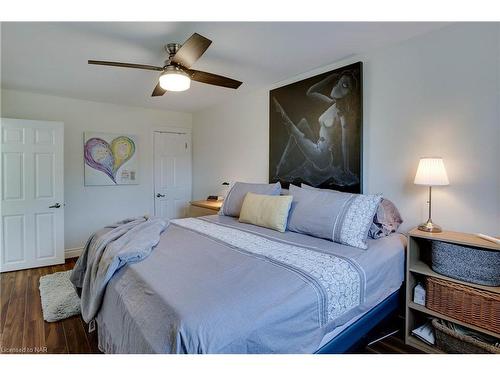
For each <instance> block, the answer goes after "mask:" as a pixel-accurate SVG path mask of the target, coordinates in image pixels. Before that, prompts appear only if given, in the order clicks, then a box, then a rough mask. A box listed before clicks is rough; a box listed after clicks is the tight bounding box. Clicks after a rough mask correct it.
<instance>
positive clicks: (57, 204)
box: [49, 203, 61, 208]
mask: <svg viewBox="0 0 500 375" xmlns="http://www.w3.org/2000/svg"><path fill="white" fill-rule="evenodd" d="M60 207H61V204H59V203H56V204H54V205H52V206H49V208H60Z"/></svg>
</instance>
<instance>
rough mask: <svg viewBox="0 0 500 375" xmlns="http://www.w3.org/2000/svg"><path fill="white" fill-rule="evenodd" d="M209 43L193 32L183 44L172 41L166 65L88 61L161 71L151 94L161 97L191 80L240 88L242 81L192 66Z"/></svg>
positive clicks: (188, 83) (187, 86)
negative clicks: (195, 68)
mask: <svg viewBox="0 0 500 375" xmlns="http://www.w3.org/2000/svg"><path fill="white" fill-rule="evenodd" d="M210 44H212V41H211V40H210V39H207V38H205V37H204V36H202V35H200V34H198V33H194V34H193V35H191V37H190V38H189V39H188V40H186V42H185V43H184V44H182V45H180V44H178V43H169V44H167V45H166V46H165V50H166V51H167V53H168V54H169V56H168V59H167V60H165V65H164V66H163V67H161V66H153V65H141V64H129V63H121V62H114V61H99V60H89V61H88V63H89V64H94V65H108V66H119V67H122V68H135V69H145V70H155V71H158V72H162V73H161V75H160V78H159V82H158V84H157V85H156V87H155V88H154V90H153V93H152V94H151V96H162V95H163V94H165V92H166V91H184V90H187V89H189V87H190V86H191V80H193V81H197V82H202V83H207V84H209V85H215V86H222V87H227V88H230V89H237V88H238V87H240V85H241V84H242V82H240V81H237V80H235V79H231V78H227V77H223V76H220V75H217V74H213V73H207V72H202V71H200V70H194V69H191V66H192V65H193V64H194V63H195V62H196V61H197V60H198V59H199V58H200V57H201V55H203V54H204V53H205V51H206V50H207V48H208V47H209V46H210Z"/></svg>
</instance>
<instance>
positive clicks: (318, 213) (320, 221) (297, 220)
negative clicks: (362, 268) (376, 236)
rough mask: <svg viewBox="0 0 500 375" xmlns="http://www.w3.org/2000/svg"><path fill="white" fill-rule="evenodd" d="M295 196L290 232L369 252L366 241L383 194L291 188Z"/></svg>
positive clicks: (290, 217)
mask: <svg viewBox="0 0 500 375" xmlns="http://www.w3.org/2000/svg"><path fill="white" fill-rule="evenodd" d="M290 195H292V196H293V203H292V208H291V210H290V216H289V219H288V229H289V230H291V231H293V232H298V233H304V234H308V235H311V236H314V237H320V238H326V239H328V240H331V241H334V242H338V243H341V244H344V245H349V246H354V247H358V248H361V249H367V248H368V245H367V243H366V238H367V237H368V230H369V229H370V226H371V223H372V221H373V216H374V215H375V213H376V211H377V207H378V205H379V203H380V200H381V199H382V196H381V195H365V194H349V193H341V192H338V191H334V190H332V191H321V190H310V189H302V188H299V187H297V186H294V185H290Z"/></svg>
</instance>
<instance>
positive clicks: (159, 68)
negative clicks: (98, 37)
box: [89, 60, 163, 71]
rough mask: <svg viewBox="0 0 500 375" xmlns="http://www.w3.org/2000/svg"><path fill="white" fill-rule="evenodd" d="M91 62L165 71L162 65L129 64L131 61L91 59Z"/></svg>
mask: <svg viewBox="0 0 500 375" xmlns="http://www.w3.org/2000/svg"><path fill="white" fill-rule="evenodd" d="M89 64H93V65H107V66H119V67H121V68H134V69H145V70H155V71H163V68H162V67H160V66H153V65H142V64H129V63H121V62H115V61H99V60H89Z"/></svg>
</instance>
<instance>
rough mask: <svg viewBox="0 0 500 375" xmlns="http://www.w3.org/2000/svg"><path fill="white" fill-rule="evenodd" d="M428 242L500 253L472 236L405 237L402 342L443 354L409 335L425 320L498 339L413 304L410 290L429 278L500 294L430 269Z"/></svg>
mask: <svg viewBox="0 0 500 375" xmlns="http://www.w3.org/2000/svg"><path fill="white" fill-rule="evenodd" d="M431 241H442V242H449V243H453V244H458V245H465V246H473V247H479V248H482V249H485V250H490V251H500V246H499V245H497V244H495V243H493V242H490V241H487V240H484V239H482V238H480V237H477V236H475V235H473V234H467V233H458V232H442V233H427V232H422V231H420V230H418V229H413V230H411V231H410V232H409V233H408V253H407V260H406V319H405V342H406V344H408V345H410V346H413V347H415V348H417V349H420V350H422V351H424V352H427V353H435V354H437V353H442V352H441V351H440V350H438V349H437V348H436V347H433V346H432V345H429V344H427V343H425V342H423V341H422V340H420V339H418V338H416V337H415V336H412V335H411V331H412V330H413V329H415V328H416V327H418V326H419V325H420V324H423V323H424V322H425V320H426V319H427V318H428V317H435V318H440V319H444V320H447V321H450V322H453V323H457V324H460V325H462V326H464V327H467V328H470V329H473V330H475V331H477V332H481V333H485V334H487V335H490V336H493V337H496V338H499V339H500V335H499V334H498V333H495V332H492V331H489V330H487V329H484V328H481V327H476V326H474V325H472V324H467V323H464V322H461V321H459V320H456V319H454V318H450V317H448V316H446V315H443V314H440V313H438V312H436V311H432V310H430V309H428V308H426V307H425V306H422V305H419V304H416V303H414V302H413V289H414V288H415V286H416V285H417V283H418V282H419V281H422V282H423V281H424V278H425V277H427V276H432V277H435V278H439V279H442V280H447V281H452V282H455V283H458V284H463V285H467V286H470V287H473V288H477V289H481V290H485V291H488V292H493V293H500V287H492V286H486V285H479V284H473V283H469V282H465V281H461V280H457V279H454V278H451V277H448V276H444V275H441V274H439V273H437V272H435V271H433V270H432V269H431V267H430V266H429V265H430V264H431V251H430V250H431V247H430V242H431Z"/></svg>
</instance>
